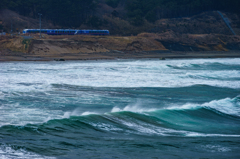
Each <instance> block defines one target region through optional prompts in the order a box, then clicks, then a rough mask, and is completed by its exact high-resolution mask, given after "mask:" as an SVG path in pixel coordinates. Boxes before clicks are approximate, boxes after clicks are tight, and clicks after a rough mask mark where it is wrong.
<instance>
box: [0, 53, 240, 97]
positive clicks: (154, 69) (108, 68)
mask: <svg viewBox="0 0 240 159" xmlns="http://www.w3.org/2000/svg"><path fill="white" fill-rule="evenodd" d="M215 62H218V63H222V64H225V65H239V63H240V59H239V58H236V59H197V60H196V59H195V60H191V59H189V60H166V61H159V60H139V61H111V62H65V63H61V64H60V63H56V62H48V63H46V62H45V63H43V62H42V63H40V62H38V63H33V62H28V63H27V62H25V63H21V62H16V63H0V68H1V70H0V74H1V79H0V90H1V91H11V90H12V91H21V92H26V91H33V90H37V91H46V90H51V89H52V87H51V84H69V85H78V86H93V87H183V86H191V85H196V84H205V85H211V86H218V87H230V88H240V82H239V81H238V80H229V81H228V80H227V78H237V79H238V78H240V73H239V71H238V70H232V69H230V70H223V71H220V70H211V71H209V70H203V69H199V70H197V69H195V70H191V69H190V70H189V69H174V68H172V67H168V65H171V66H177V67H184V66H188V67H190V66H191V65H192V64H198V65H199V66H201V64H204V63H215ZM212 78H214V79H212ZM221 79H225V80H224V81H223V80H221Z"/></svg>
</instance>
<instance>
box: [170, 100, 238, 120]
mask: <svg viewBox="0 0 240 159" xmlns="http://www.w3.org/2000/svg"><path fill="white" fill-rule="evenodd" d="M237 98H238V97H236V98H233V99H231V98H225V99H220V100H213V101H211V102H207V103H203V104H195V103H187V104H184V105H182V106H170V107H166V108H165V109H172V110H173V109H174V110H185V109H199V108H203V107H204V108H210V109H214V110H217V111H219V112H222V113H225V114H230V115H236V116H240V102H238V101H235V100H236V99H237Z"/></svg>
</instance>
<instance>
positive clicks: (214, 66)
mask: <svg viewBox="0 0 240 159" xmlns="http://www.w3.org/2000/svg"><path fill="white" fill-rule="evenodd" d="M167 66H168V67H169V68H173V69H180V70H181V69H183V70H185V69H186V70H213V71H218V70H240V65H239V64H224V63H219V62H213V63H212V62H204V63H202V64H191V63H188V64H181V65H167Z"/></svg>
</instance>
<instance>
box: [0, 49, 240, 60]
mask: <svg viewBox="0 0 240 159" xmlns="http://www.w3.org/2000/svg"><path fill="white" fill-rule="evenodd" d="M236 57H240V51H203V52H173V51H162V50H159V51H141V52H133V51H129V52H122V51H117V50H114V51H109V52H94V53H60V54H55V55H52V54H51V55H48V54H44V55H39V54H38V55H31V54H26V53H20V52H18V53H14V54H2V55H0V61H54V60H55V61H67V60H114V59H143V58H158V59H160V60H164V59H172V58H236Z"/></svg>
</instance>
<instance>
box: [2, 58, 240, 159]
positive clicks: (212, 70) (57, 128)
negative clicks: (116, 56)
mask: <svg viewBox="0 0 240 159" xmlns="http://www.w3.org/2000/svg"><path fill="white" fill-rule="evenodd" d="M0 158H6V159H13V158H21V159H22V158H26V159H27V158H38V159H39V158H51V159H52V158H60V159H61V158H64V159H66V158H103V159H108V158H109V159H110V158H121V159H147V158H155V159H157V158H240V59H239V58H231V59H228V58H225V59H178V60H158V59H148V60H114V61H65V62H56V61H55V62H2V63H0Z"/></svg>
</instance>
